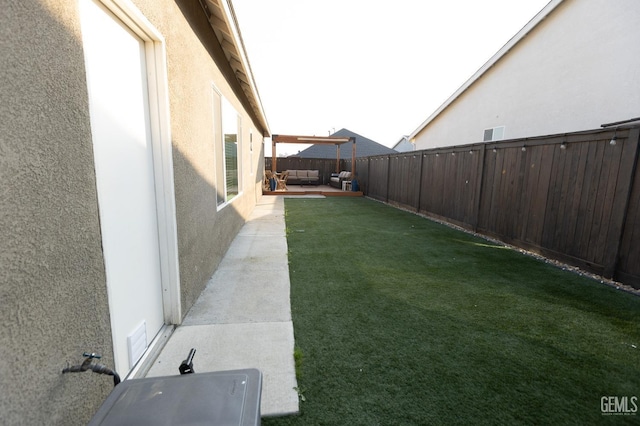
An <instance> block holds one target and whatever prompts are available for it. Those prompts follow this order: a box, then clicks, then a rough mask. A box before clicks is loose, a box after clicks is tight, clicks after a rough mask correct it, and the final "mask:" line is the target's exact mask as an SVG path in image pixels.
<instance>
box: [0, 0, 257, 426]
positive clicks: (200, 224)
mask: <svg viewBox="0 0 640 426" xmlns="http://www.w3.org/2000/svg"><path fill="white" fill-rule="evenodd" d="M133 3H134V4H135V6H136V7H137V8H139V10H140V12H142V14H143V15H144V16H145V17H146V19H148V20H149V22H151V24H152V25H153V26H154V27H155V28H156V29H157V30H158V31H159V32H160V33H161V34H162V36H163V37H164V42H165V48H166V54H167V55H166V56H167V68H168V82H167V83H168V93H169V99H170V101H169V109H170V133H171V140H172V147H173V172H174V189H175V203H176V220H177V228H178V250H179V252H178V253H179V254H178V257H179V268H180V269H179V274H180V302H181V306H182V316H184V315H186V313H187V312H188V310H189V309H190V308H191V306H192V305H193V303H194V301H195V300H196V299H197V297H198V296H199V295H200V293H201V291H202V289H203V288H204V287H205V285H206V283H207V281H208V280H209V278H210V277H211V276H212V274H213V272H214V271H215V269H216V268H217V266H218V264H219V263H220V261H221V259H222V257H223V255H224V253H225V252H226V250H227V248H228V247H229V245H230V243H231V241H232V240H233V238H234V237H235V235H236V234H237V232H238V230H239V229H240V227H241V226H242V224H243V223H244V221H245V218H246V217H247V216H248V214H249V213H250V212H251V210H252V208H253V206H254V205H255V202H256V199H257V198H258V197H259V194H258V192H256V191H257V190H259V189H260V185H259V184H257V182H259V181H260V180H261V174H260V175H259V171H260V170H261V166H262V157H261V153H262V147H261V145H260V144H261V143H262V137H261V136H260V135H261V134H262V133H263V131H262V130H259V129H258V128H257V127H256V125H255V124H254V122H253V121H252V120H251V118H250V115H249V114H248V113H247V112H246V105H247V100H246V98H243V97H242V96H243V95H242V90H241V89H240V88H239V86H238V85H237V82H235V80H231V81H233V82H232V83H231V84H230V83H228V81H227V79H229V78H233V73H232V72H231V70H230V67H229V65H228V64H227V63H226V62H225V61H226V59H225V58H224V54H223V52H222V50H221V49H220V46H219V44H218V43H217V40H216V39H215V35H214V33H213V31H212V30H211V28H210V27H209V24H208V22H207V20H206V18H205V15H204V13H203V12H202V9H201V7H200V5H199V3H198V2H194V1H186V0H178V1H173V0H134V1H133ZM0 57H2V61H0V97H1V99H0V117H1V118H2V119H1V120H0V182H2V184H1V185H2V186H1V188H2V190H1V191H0V233H1V234H0V235H1V236H2V238H0V264H1V265H2V268H0V303H1V304H2V309H0V321H2V324H3V326H2V328H1V331H0V386H2V389H3V391H2V392H0V413H1V417H2V423H3V424H57V425H74V424H86V423H87V422H88V421H89V419H90V418H91V416H92V415H93V414H94V413H95V411H96V410H97V409H98V407H99V406H100V404H101V403H102V402H103V401H104V399H105V398H106V396H107V395H108V393H109V392H110V390H111V388H112V381H111V378H110V377H108V376H104V375H97V374H94V373H90V372H89V373H82V374H66V375H62V374H61V371H62V369H63V368H64V367H66V366H67V365H68V364H78V363H81V362H82V353H83V352H85V351H90V352H97V353H101V354H102V355H103V358H102V360H101V361H100V362H101V363H103V364H105V365H107V366H109V367H112V366H113V346H112V338H111V329H110V319H109V302H108V294H107V284H106V276H105V268H104V259H103V253H102V245H101V234H100V220H99V212H98V199H97V193H96V178H95V170H94V159H93V149H92V139H91V126H90V117H89V103H88V94H87V84H86V76H85V68H84V57H83V49H82V41H81V31H80V20H79V16H78V3H77V1H68V0H41V1H36V0H25V1H21V2H9V3H8V4H5V5H3V7H2V8H0ZM214 87H215V89H216V90H217V92H218V93H219V94H220V95H222V96H224V97H225V98H227V99H228V100H229V101H230V102H231V103H232V104H233V105H234V107H235V109H236V110H237V111H238V112H239V114H240V117H241V123H242V135H243V137H242V141H241V145H242V146H241V148H240V152H241V154H242V160H241V163H242V164H243V165H242V166H241V169H242V178H241V180H242V182H243V189H242V194H241V195H239V196H238V197H236V199H234V200H233V202H232V203H230V204H228V205H227V206H225V207H224V208H221V209H220V208H218V206H217V205H216V181H217V179H219V178H217V177H216V170H219V168H220V167H221V165H222V161H223V160H224V159H223V158H220V155H219V154H216V152H217V151H216V148H215V146H216V144H221V140H220V133H219V131H217V130H216V129H219V126H220V124H219V122H218V120H217V119H216V118H215V117H216V105H215V102H214V99H213V98H214V95H213V90H214V89H213V88H214ZM249 133H253V135H254V156H255V158H253V159H251V158H250V151H249V138H248V135H249ZM250 164H251V166H252V167H255V170H250V166H249V165H250Z"/></svg>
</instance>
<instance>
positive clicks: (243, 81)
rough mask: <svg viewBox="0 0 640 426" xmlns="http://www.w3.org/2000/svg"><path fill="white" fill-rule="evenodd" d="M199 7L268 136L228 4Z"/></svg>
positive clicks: (217, 1) (214, 0)
mask: <svg viewBox="0 0 640 426" xmlns="http://www.w3.org/2000/svg"><path fill="white" fill-rule="evenodd" d="M200 4H201V5H202V8H203V9H204V11H205V14H206V16H207V19H208V21H209V24H210V25H211V28H212V29H213V32H214V33H215V35H216V38H217V39H218V42H219V43H220V46H221V47H222V50H223V51H224V54H225V57H226V58H227V61H228V62H229V65H230V66H231V69H232V70H233V72H234V74H235V77H236V80H237V81H238V84H239V85H240V87H241V88H242V91H243V92H244V94H245V96H246V98H247V100H248V102H249V104H250V106H251V109H252V111H253V113H254V114H255V116H256V118H257V120H258V121H259V124H260V126H261V127H262V128H263V131H264V134H263V136H270V134H271V131H270V130H269V124H268V122H267V118H266V115H265V113H264V108H263V106H262V100H261V99H260V94H259V93H258V87H257V85H256V82H255V79H254V77H253V72H252V70H251V64H250V63H249V58H248V56H247V52H246V49H245V46H244V42H243V40H242V34H241V32H240V27H239V25H238V20H237V18H236V14H235V11H234V9H233V5H232V4H231V1H230V0H200Z"/></svg>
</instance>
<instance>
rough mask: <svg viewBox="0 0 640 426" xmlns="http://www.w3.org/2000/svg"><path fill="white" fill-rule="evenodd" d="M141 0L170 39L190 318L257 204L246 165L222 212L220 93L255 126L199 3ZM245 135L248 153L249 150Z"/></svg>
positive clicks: (183, 279) (183, 285)
mask: <svg viewBox="0 0 640 426" xmlns="http://www.w3.org/2000/svg"><path fill="white" fill-rule="evenodd" d="M135 3H136V6H137V7H139V8H140V11H141V12H142V13H143V14H144V15H145V16H146V17H147V18H148V19H149V20H150V21H151V22H152V23H153V25H154V26H155V27H156V28H157V29H158V31H159V32H160V33H161V34H162V35H163V36H164V38H165V43H166V44H165V45H166V51H167V68H168V88H169V103H170V110H171V138H172V144H173V166H174V182H175V196H176V219H177V226H178V252H179V261H180V294H181V305H182V315H183V317H184V315H186V313H187V312H188V310H189V308H191V306H192V305H193V303H194V302H195V300H196V299H197V298H198V296H199V295H200V293H201V292H202V290H203V289H204V287H205V285H206V283H207V281H208V280H209V278H210V277H211V276H212V274H213V272H214V271H215V269H216V268H217V266H218V265H219V263H220V261H221V260H222V257H223V256H224V253H225V252H226V250H227V248H228V247H229V245H230V244H231V241H232V240H233V238H234V237H235V235H236V234H237V232H238V230H239V229H240V227H241V226H242V225H243V224H244V221H245V219H246V217H247V215H248V214H249V213H250V211H251V208H253V206H254V205H255V194H254V191H255V185H253V184H251V181H250V178H249V169H248V167H245V168H244V169H243V171H244V174H245V175H246V178H244V181H245V185H244V189H243V194H242V195H241V196H239V197H237V199H235V200H233V202H232V203H231V204H229V205H227V206H226V207H224V208H222V209H220V210H218V207H217V202H216V199H217V197H216V182H217V180H218V179H219V178H217V177H216V170H222V160H223V159H222V158H220V152H221V151H219V152H218V157H216V149H215V148H216V145H220V146H221V140H220V136H221V135H220V122H219V121H218V118H217V115H218V114H219V111H218V112H216V108H218V107H219V105H218V104H217V102H216V99H214V98H215V96H216V95H215V94H214V93H215V92H216V91H217V92H219V93H220V94H222V96H224V97H225V98H227V99H228V100H229V101H230V102H231V103H232V104H233V105H234V107H235V109H236V110H237V111H238V112H239V113H240V115H241V122H242V125H243V127H244V128H248V127H249V126H253V124H252V123H251V120H250V119H249V116H248V114H247V113H246V111H245V108H244V106H243V104H242V102H241V100H240V99H239V97H240V96H242V90H241V89H240V88H239V87H234V86H232V85H230V84H229V83H228V81H227V79H233V80H235V77H234V74H233V72H232V71H231V69H230V67H229V65H228V64H227V62H226V61H227V60H226V57H225V56H224V53H223V52H222V49H221V48H220V45H219V43H218V41H217V39H216V38H215V34H214V32H213V30H212V29H211V27H210V26H209V23H208V22H207V20H206V17H205V15H204V13H203V11H202V7H201V6H200V4H199V2H193V1H186V0H178V1H172V0H138V1H136V2H135ZM233 80H232V81H233ZM247 133H248V132H247ZM254 133H255V134H260V132H257V131H254ZM244 139H245V140H243V141H242V144H243V147H242V152H243V155H244V154H245V153H248V151H249V150H248V148H247V147H248V141H247V140H246V138H244ZM246 158H247V160H248V157H246ZM245 162H247V163H248V161H245ZM221 191H222V190H221Z"/></svg>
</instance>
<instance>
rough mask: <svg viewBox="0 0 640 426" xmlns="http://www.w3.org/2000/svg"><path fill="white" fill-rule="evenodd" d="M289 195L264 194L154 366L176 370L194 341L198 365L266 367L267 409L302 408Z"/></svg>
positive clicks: (160, 372)
mask: <svg viewBox="0 0 640 426" xmlns="http://www.w3.org/2000/svg"><path fill="white" fill-rule="evenodd" d="M289 286H290V282H289V265H288V259H287V240H286V235H285V223H284V200H283V197H282V196H263V197H262V199H261V200H260V202H259V203H258V205H257V206H256V207H255V209H254V211H253V213H252V214H251V216H250V217H249V220H248V221H247V222H246V224H245V225H244V226H243V228H242V229H241V230H240V232H239V233H238V235H237V236H236V238H235V239H234V240H233V242H232V244H231V246H230V247H229V250H228V251H227V253H226V254H225V257H224V259H223V260H222V262H221V263H220V266H219V267H218V269H217V270H216V272H215V273H214V275H213V277H211V280H210V281H209V283H208V284H207V286H206V288H205V290H204V291H203V292H202V294H201V295H200V297H199V298H198V300H197V301H196V303H195V304H194V305H193V307H192V308H191V310H190V311H189V313H188V314H187V317H186V318H185V320H184V322H183V323H182V325H181V326H179V327H178V328H177V329H176V330H175V332H174V333H173V335H172V336H171V337H170V339H169V341H168V342H167V344H166V346H165V347H164V348H163V349H162V351H161V353H160V355H159V356H158V358H157V359H156V361H155V362H154V364H153V366H152V367H151V369H150V370H149V373H147V377H157V376H167V375H175V374H177V368H178V366H179V365H180V363H181V362H182V360H183V359H185V358H186V356H187V354H188V352H189V349H190V348H196V355H195V358H194V361H193V364H194V370H195V372H196V374H197V373H199V372H202V373H204V372H209V371H223V370H234V369H244V368H257V369H259V370H260V371H262V375H263V382H262V402H261V413H262V415H263V416H275V415H284V414H292V413H297V412H298V394H297V392H296V391H295V390H294V387H296V386H297V383H296V377H295V367H294V361H293V345H294V340H293V323H292V321H291V303H290V299H289Z"/></svg>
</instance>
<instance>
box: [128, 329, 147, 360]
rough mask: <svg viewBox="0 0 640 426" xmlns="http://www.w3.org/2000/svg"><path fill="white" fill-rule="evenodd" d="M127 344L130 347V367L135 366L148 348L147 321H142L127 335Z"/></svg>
mask: <svg viewBox="0 0 640 426" xmlns="http://www.w3.org/2000/svg"><path fill="white" fill-rule="evenodd" d="M127 346H128V347H129V368H133V366H134V365H136V362H138V360H139V359H140V357H141V356H142V354H144V351H145V349H147V323H146V322H145V321H142V323H141V324H140V325H139V326H138V327H137V328H136V329H135V330H134V331H133V332H132V333H131V334H129V335H128V336H127Z"/></svg>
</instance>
